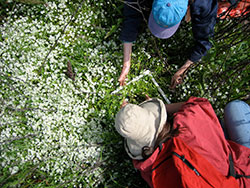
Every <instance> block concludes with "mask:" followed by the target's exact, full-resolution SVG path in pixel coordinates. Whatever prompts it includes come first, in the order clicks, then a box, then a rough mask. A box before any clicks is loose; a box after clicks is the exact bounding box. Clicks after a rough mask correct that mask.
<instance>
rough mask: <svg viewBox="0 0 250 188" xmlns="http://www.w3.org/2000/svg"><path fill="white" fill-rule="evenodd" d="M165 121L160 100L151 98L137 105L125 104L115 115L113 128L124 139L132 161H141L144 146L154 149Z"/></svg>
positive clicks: (163, 108) (163, 109)
mask: <svg viewBox="0 0 250 188" xmlns="http://www.w3.org/2000/svg"><path fill="white" fill-rule="evenodd" d="M166 121H167V110H166V107H165V104H164V103H163V101H162V100H160V99H157V98H152V99H150V100H147V101H144V102H143V103H141V104H139V105H135V104H127V105H126V106H125V107H123V108H122V109H121V110H120V111H119V112H118V113H117V115H116V118H115V128H116V130H117V132H118V133H119V134H120V135H121V136H123V137H124V138H125V143H124V144H125V150H126V152H127V153H128V155H129V156H130V157H131V158H132V159H137V160H141V159H143V157H142V155H141V154H142V148H143V147H144V146H149V147H154V144H155V141H156V138H157V137H158V135H159V133H160V132H161V131H162V128H163V126H164V125H165V123H166Z"/></svg>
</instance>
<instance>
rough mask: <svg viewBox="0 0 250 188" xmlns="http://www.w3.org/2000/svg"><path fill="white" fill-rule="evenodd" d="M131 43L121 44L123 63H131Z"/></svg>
mask: <svg viewBox="0 0 250 188" xmlns="http://www.w3.org/2000/svg"><path fill="white" fill-rule="evenodd" d="M132 44H133V43H123V63H126V62H130V61H131V53H132Z"/></svg>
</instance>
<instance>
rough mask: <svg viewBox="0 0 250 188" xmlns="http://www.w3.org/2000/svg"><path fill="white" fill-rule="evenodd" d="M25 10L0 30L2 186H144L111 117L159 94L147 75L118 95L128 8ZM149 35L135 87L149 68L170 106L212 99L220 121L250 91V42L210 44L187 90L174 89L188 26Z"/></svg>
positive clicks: (8, 17)
mask: <svg viewBox="0 0 250 188" xmlns="http://www.w3.org/2000/svg"><path fill="white" fill-rule="evenodd" d="M20 2H26V3H17V2H16V1H8V2H7V3H9V4H11V6H8V4H7V5H5V6H4V7H5V8H6V10H5V14H4V15H5V17H4V19H3V20H2V23H1V25H0V31H1V33H0V47H1V48H0V187H47V186H49V187H115V188H116V187H146V184H145V182H144V181H142V180H141V179H140V178H139V176H138V174H137V173H136V172H135V171H134V169H133V167H132V163H131V160H130V159H129V157H128V156H127V155H126V152H125V151H124V149H123V142H122V140H123V139H122V138H121V137H120V136H119V135H118V134H117V133H116V131H115V129H114V117H115V114H116V112H117V111H118V110H119V107H120V104H121V101H122V100H123V99H124V98H128V99H129V102H131V103H140V102H142V101H143V100H144V95H145V94H148V95H149V96H150V97H161V96H160V94H159V93H158V92H157V88H156V87H155V85H154V84H153V83H152V81H151V78H150V77H149V76H145V77H143V78H142V79H140V80H138V81H137V82H134V83H132V84H130V85H127V86H126V87H125V88H124V89H122V90H120V91H119V92H118V93H116V94H115V95H112V94H111V93H112V92H113V91H115V90H116V89H117V88H118V86H119V84H118V81H117V80H118V76H119V74H120V71H121V66H122V45H121V41H119V33H120V28H121V23H122V2H120V1H113V0H108V1H104V0H85V1H79V0H73V1H71V0H56V1H54V0H53V1H46V2H45V1H42V0H20ZM27 2H29V3H27ZM30 3H32V4H30ZM0 13H1V12H0ZM0 19H1V17H0ZM229 23H230V21H229ZM146 25H147V24H145V26H146ZM225 25H226V24H225ZM146 28H147V27H144V31H145V32H143V33H141V34H140V35H139V36H138V39H137V41H136V42H135V44H134V45H135V46H136V47H135V48H133V54H132V65H131V70H130V74H129V75H128V80H132V79H133V78H134V77H136V76H138V75H141V74H142V72H144V71H145V70H150V71H151V72H152V73H153V76H154V78H155V79H156V80H157V82H158V83H159V85H160V86H161V88H162V90H163V91H164V92H165V93H166V95H167V97H168V99H169V100H170V101H171V102H179V101H185V100H187V99H188V98H189V97H190V96H197V97H206V98H208V99H209V100H210V102H211V103H212V105H213V107H214V108H215V110H216V112H218V114H222V113H223V107H224V106H225V104H226V103H227V102H229V101H230V100H232V99H236V98H243V97H245V96H246V94H247V92H249V84H248V81H249V79H248V78H249V76H248V73H249V68H250V67H249V60H247V58H248V57H249V52H247V50H246V49H249V41H250V40H249V41H247V40H242V41H241V42H239V43H238V41H237V40H236V42H237V44H235V45H232V42H235V39H234V38H230V37H227V38H226V39H224V40H217V41H213V43H214V46H215V47H214V48H212V49H211V50H210V51H209V53H208V55H207V57H206V58H203V60H202V62H200V63H198V64H197V65H196V67H195V68H192V69H191V70H190V71H189V72H188V74H187V75H186V77H185V82H184V84H182V85H180V86H178V87H177V88H176V90H175V91H170V90H169V85H170V82H171V77H172V75H173V74H174V73H175V72H176V71H177V70H178V67H180V66H181V65H182V64H183V63H184V61H185V60H186V58H187V55H188V50H189V48H190V45H192V44H191V41H192V40H191V39H192V34H191V25H190V24H185V23H184V24H182V26H181V27H180V29H178V31H177V32H176V34H175V35H174V36H173V37H171V38H170V39H168V40H158V39H156V38H155V37H152V35H151V34H150V32H149V31H148V30H147V29H146ZM219 28H221V27H218V28H217V29H219ZM238 29H239V30H236V31H237V32H238V33H236V34H239V36H240V35H242V33H241V25H239V27H238ZM234 30H235V28H234ZM233 36H234V35H233ZM246 36H247V35H246ZM248 36H250V35H248ZM237 38H240V37H237ZM225 46H229V47H228V48H226V47H225Z"/></svg>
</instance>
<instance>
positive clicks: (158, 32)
mask: <svg viewBox="0 0 250 188" xmlns="http://www.w3.org/2000/svg"><path fill="white" fill-rule="evenodd" d="M180 23H181V22H179V23H178V24H176V25H174V26H172V27H169V28H166V27H161V26H160V25H159V24H157V23H156V22H155V19H154V16H153V14H152V12H151V13H150V16H149V20H148V28H149V30H150V31H151V33H152V34H153V35H154V36H156V37H157V38H160V39H167V38H170V37H171V36H172V35H173V34H174V33H175V32H176V31H177V29H178V27H179V26H180Z"/></svg>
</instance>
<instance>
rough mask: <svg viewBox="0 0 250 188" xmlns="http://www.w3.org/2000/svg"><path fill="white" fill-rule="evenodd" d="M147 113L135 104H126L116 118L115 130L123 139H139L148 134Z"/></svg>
mask: <svg viewBox="0 0 250 188" xmlns="http://www.w3.org/2000/svg"><path fill="white" fill-rule="evenodd" d="M149 113H150V112H149V111H147V110H146V109H143V108H142V107H140V106H138V105H135V104H127V105H126V106H125V107H124V108H123V109H122V110H121V111H120V112H119V113H118V114H117V117H116V122H115V124H116V130H117V131H118V132H119V133H120V134H121V136H123V137H124V138H129V139H134V140H135V139H137V140H138V139H139V138H140V137H143V136H144V135H141V134H143V133H144V134H147V133H148V130H147V129H148V127H147V126H145V125H146V124H147V118H148V117H149Z"/></svg>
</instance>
